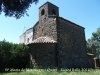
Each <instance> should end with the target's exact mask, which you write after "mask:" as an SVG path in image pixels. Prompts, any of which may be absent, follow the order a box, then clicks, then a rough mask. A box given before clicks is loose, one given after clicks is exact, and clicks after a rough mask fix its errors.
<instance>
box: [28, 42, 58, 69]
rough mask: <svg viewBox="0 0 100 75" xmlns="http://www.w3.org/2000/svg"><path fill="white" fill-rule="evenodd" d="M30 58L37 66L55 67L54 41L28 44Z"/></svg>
mask: <svg viewBox="0 0 100 75" xmlns="http://www.w3.org/2000/svg"><path fill="white" fill-rule="evenodd" d="M29 49H30V54H31V55H32V56H33V57H32V59H33V60H35V63H36V64H37V66H38V67H39V68H55V67H56V61H57V60H56V44H55V43H38V44H36V43H35V44H30V45H29Z"/></svg>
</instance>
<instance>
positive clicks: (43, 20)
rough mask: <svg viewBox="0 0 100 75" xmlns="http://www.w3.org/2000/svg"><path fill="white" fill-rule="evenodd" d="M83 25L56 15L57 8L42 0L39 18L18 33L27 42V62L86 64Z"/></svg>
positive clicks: (42, 65) (54, 65)
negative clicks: (20, 33) (28, 58)
mask: <svg viewBox="0 0 100 75" xmlns="http://www.w3.org/2000/svg"><path fill="white" fill-rule="evenodd" d="M84 29H85V28H84V27H82V26H79V25H77V24H75V23H73V22H71V21H68V20H66V19H64V18H62V17H60V16H59V8H58V7H57V6H56V5H54V4H52V3H50V2H46V3H45V4H43V5H42V6H41V7H39V21H38V22H37V23H36V24H35V25H34V26H33V27H32V28H30V29H28V30H26V32H25V33H23V34H22V35H21V36H20V43H25V44H27V45H28V46H29V50H30V56H31V58H30V60H31V63H30V64H31V66H32V67H34V66H38V67H40V68H57V67H59V68H65V69H66V68H87V67H88V65H89V64H88V56H87V50H86V41H85V32H84Z"/></svg>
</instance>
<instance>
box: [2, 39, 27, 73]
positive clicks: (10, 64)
mask: <svg viewBox="0 0 100 75" xmlns="http://www.w3.org/2000/svg"><path fill="white" fill-rule="evenodd" d="M28 65H29V50H28V46H26V45H25V44H13V43H9V42H7V41H6V40H3V41H0V71H4V70H5V68H17V69H22V68H26V67H28Z"/></svg>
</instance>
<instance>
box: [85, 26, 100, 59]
mask: <svg viewBox="0 0 100 75" xmlns="http://www.w3.org/2000/svg"><path fill="white" fill-rule="evenodd" d="M87 48H88V52H91V53H95V54H96V56H97V57H98V58H100V57H99V56H100V28H98V29H97V31H96V32H93V33H92V37H91V38H90V39H88V40H87Z"/></svg>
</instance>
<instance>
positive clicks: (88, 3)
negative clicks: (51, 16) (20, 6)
mask: <svg viewBox="0 0 100 75" xmlns="http://www.w3.org/2000/svg"><path fill="white" fill-rule="evenodd" d="M48 1H49V2H51V3H53V4H55V5H56V6H58V7H59V15H60V16H61V17H63V18H65V19H67V20H70V21H72V22H74V23H76V24H78V25H80V26H82V27H84V28H85V37H86V40H87V39H89V38H90V37H91V36H92V33H93V32H95V31H96V29H97V28H99V27H100V0H48ZM45 2H47V0H39V3H37V4H36V5H35V4H34V3H33V4H32V6H31V7H30V8H29V10H28V11H27V13H28V14H29V17H28V16H26V15H25V16H24V17H21V18H20V19H16V18H14V17H5V16H4V13H2V14H1V15H0V40H3V39H6V40H7V41H9V42H13V43H19V36H20V35H21V34H22V33H23V32H24V31H25V30H26V29H28V28H30V27H32V26H34V24H35V23H36V22H37V21H38V19H39V15H38V14H39V9H38V8H39V7H40V6H41V5H42V4H44V3H45ZM24 26H25V27H26V28H25V29H24Z"/></svg>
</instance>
